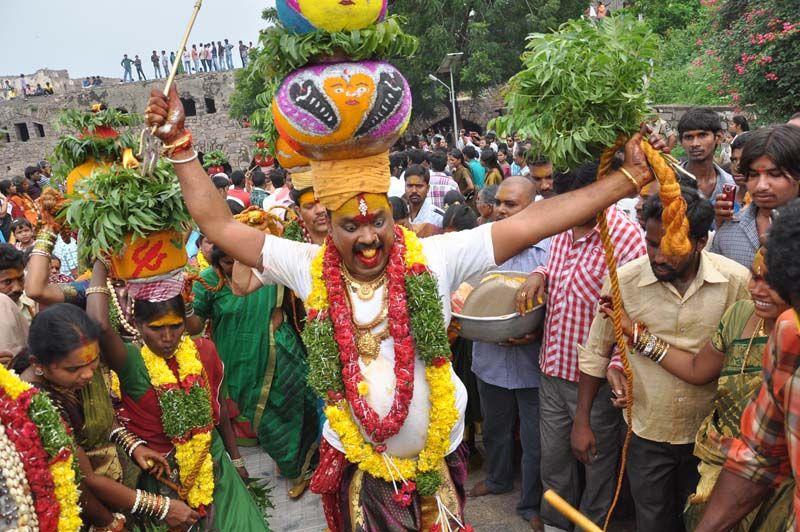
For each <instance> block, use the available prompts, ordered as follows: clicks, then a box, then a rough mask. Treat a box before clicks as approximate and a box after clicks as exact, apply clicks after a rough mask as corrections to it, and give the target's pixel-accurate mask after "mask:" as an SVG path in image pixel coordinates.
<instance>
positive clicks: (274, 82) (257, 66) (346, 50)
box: [231, 10, 417, 155]
mask: <svg viewBox="0 0 800 532" xmlns="http://www.w3.org/2000/svg"><path fill="white" fill-rule="evenodd" d="M263 18H264V19H265V20H267V21H269V22H272V23H273V25H272V26H271V27H269V28H267V29H265V30H264V31H262V32H261V37H260V39H259V48H258V49H257V50H256V51H254V52H251V54H250V63H249V64H248V66H247V68H245V69H243V70H242V71H241V72H239V74H237V76H236V92H235V93H234V94H233V96H232V97H231V116H233V117H234V118H237V119H239V118H244V117H249V118H250V123H251V124H252V126H253V127H254V128H255V129H256V130H258V131H260V132H261V133H262V135H263V137H264V140H265V141H266V142H267V149H268V150H269V153H270V155H275V153H274V149H275V143H276V141H277V140H278V132H277V130H276V129H275V125H274V124H273V122H272V111H271V106H272V98H273V97H274V96H275V93H276V92H277V91H278V87H280V84H281V82H282V81H283V79H284V78H285V77H286V76H287V75H289V74H290V73H291V72H292V71H294V70H297V69H298V68H300V67H302V66H305V65H307V64H308V63H311V62H313V61H316V60H320V59H324V58H325V57H330V56H337V57H342V58H349V59H351V60H353V61H360V60H363V59H391V58H395V57H410V56H412V55H414V52H415V51H416V50H417V40H416V38H414V37H412V36H410V35H407V34H406V33H404V32H403V30H402V28H401V24H402V23H404V22H405V21H404V19H403V18H402V17H398V16H389V17H387V18H386V19H385V20H384V21H382V22H379V23H377V24H374V25H372V26H370V27H368V28H365V29H361V30H352V31H337V32H326V31H315V32H311V33H304V34H295V33H292V32H290V31H289V30H287V29H286V28H285V27H284V26H283V25H282V24H281V23H280V21H278V20H277V17H276V15H275V13H274V11H273V10H265V12H264V15H263Z"/></svg>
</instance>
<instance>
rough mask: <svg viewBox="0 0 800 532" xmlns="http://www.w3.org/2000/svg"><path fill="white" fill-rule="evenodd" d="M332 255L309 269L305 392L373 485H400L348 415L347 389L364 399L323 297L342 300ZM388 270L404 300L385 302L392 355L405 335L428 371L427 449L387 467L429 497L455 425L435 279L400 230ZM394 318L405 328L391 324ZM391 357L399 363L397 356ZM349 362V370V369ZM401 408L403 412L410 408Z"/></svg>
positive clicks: (418, 248) (327, 252) (326, 253)
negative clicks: (420, 481)
mask: <svg viewBox="0 0 800 532" xmlns="http://www.w3.org/2000/svg"><path fill="white" fill-rule="evenodd" d="M330 248H333V245H332V244H331V243H330V241H328V242H326V244H325V245H323V246H322V247H321V249H320V251H319V252H318V254H317V255H316V257H315V258H314V260H313V261H312V264H311V276H312V289H311V293H310V295H309V297H308V299H307V300H306V307H307V308H308V309H309V313H308V319H307V322H306V327H305V330H304V331H303V341H304V343H305V344H306V347H307V349H308V354H309V366H310V372H309V384H310V385H311V386H312V388H314V390H315V391H316V392H317V393H318V394H319V395H320V396H322V397H323V398H324V399H326V400H327V401H328V405H327V406H326V408H325V414H326V416H327V418H328V421H329V422H330V425H331V427H332V428H333V430H334V431H335V432H336V433H337V434H338V435H339V438H340V440H341V442H342V445H343V446H344V450H345V455H346V457H347V459H348V460H349V461H350V462H352V463H355V464H357V465H358V467H359V468H360V469H361V470H363V471H365V472H367V473H369V474H370V475H372V476H374V477H377V478H382V479H384V480H386V481H393V480H399V479H398V478H397V475H396V472H395V471H393V470H390V469H389V467H388V466H387V464H386V460H385V459H384V456H383V454H382V453H383V452H385V445H383V444H382V443H379V445H377V446H374V445H373V444H372V443H370V442H369V441H367V440H366V439H365V438H364V436H363V435H362V433H361V430H360V429H359V426H358V424H357V423H356V420H355V418H354V417H353V414H352V411H351V408H350V407H351V405H352V399H351V394H349V393H346V388H347V387H348V384H351V385H352V389H353V390H355V396H356V398H363V395H362V392H366V391H367V389H366V387H365V386H364V385H362V384H364V383H363V381H362V380H360V371H359V372H356V371H355V369H356V368H357V362H356V364H355V367H349V368H347V371H346V372H343V363H345V362H346V356H345V355H342V353H341V349H340V348H341V346H342V344H343V343H344V342H342V341H341V340H342V337H344V339H345V340H347V341H350V339H349V338H347V334H346V332H345V333H344V334H343V333H342V330H341V329H342V327H341V325H342V320H336V323H334V322H333V321H332V320H331V318H330V314H338V313H337V312H336V311H335V310H334V309H333V307H332V306H331V301H330V299H329V294H333V295H334V297H341V295H342V294H341V293H340V289H341V287H340V286H339V285H338V283H337V282H336V281H337V277H338V278H340V276H341V272H340V271H339V272H337V271H336V268H340V267H341V265H340V264H341V259H340V258H339V259H338V261H335V260H334V259H335V258H336V257H338V254H336V255H334V253H333V252H332V251H331V249H330ZM334 249H335V248H334ZM393 258H394V259H395V261H394V263H393V261H392V259H393ZM326 259H327V260H326ZM398 261H399V262H398ZM389 262H390V263H389V265H388V266H387V270H388V273H389V279H390V280H389V282H390V284H391V283H392V270H393V269H394V268H398V267H399V268H400V271H399V272H398V271H395V273H394V275H395V281H397V280H398V279H397V276H398V275H400V276H401V279H399V280H400V281H401V282H400V283H397V284H399V285H401V286H402V289H403V290H402V295H403V296H404V297H400V298H399V299H398V298H393V297H391V296H390V303H389V304H390V307H389V312H390V315H392V314H393V315H394V316H395V319H390V326H392V325H394V327H393V328H392V329H391V332H392V336H393V337H394V338H395V350H396V353H397V345H398V343H399V341H398V338H402V336H400V335H399V334H398V332H400V331H401V330H402V328H403V327H406V329H405V337H408V338H410V339H411V348H412V353H419V356H420V358H421V359H422V360H423V361H424V362H425V364H426V370H425V375H426V379H427V381H428V384H429V386H430V402H431V408H430V414H429V415H430V417H429V424H428V432H427V435H426V440H425V446H424V448H423V449H422V451H421V452H420V454H419V457H418V458H417V459H405V458H404V459H399V458H394V457H392V458H391V461H392V464H393V465H394V466H395V467H396V468H397V470H399V472H400V474H401V475H402V476H403V477H404V478H405V479H407V480H413V479H415V478H417V477H419V478H424V479H425V482H424V493H423V490H422V489H421V486H419V485H418V486H417V490H418V491H419V492H420V494H421V495H426V496H427V495H433V494H434V493H435V492H436V489H438V486H439V484H440V483H441V478H440V477H439V474H438V468H439V464H440V463H441V460H442V459H443V458H444V457H445V455H446V454H447V451H448V449H449V445H450V433H451V431H452V429H453V427H454V426H455V424H456V422H457V421H458V409H457V408H456V403H455V385H454V384H453V381H452V377H451V367H450V361H449V359H448V356H449V344H448V343H447V335H446V332H445V328H444V316H443V315H442V310H441V306H440V303H439V294H438V289H437V284H436V279H435V278H434V277H433V275H432V274H431V272H430V270H429V269H428V266H427V262H426V260H425V255H424V252H423V249H422V244H421V242H420V241H419V239H418V238H417V237H416V235H414V234H413V233H411V232H410V231H406V230H405V229H402V228H396V229H395V243H394V245H393V246H392V250H391V251H390V261H389ZM338 280H340V279H338ZM331 281H333V282H331ZM387 289H389V290H390V294H391V295H395V294H397V295H400V293H401V292H393V291H392V290H391V289H390V287H387ZM399 307H405V308H402V309H400V308H399ZM393 311H394V312H393ZM397 316H400V317H401V318H404V320H403V319H400V320H398V319H396V317H397ZM348 319H349V318H348ZM337 329H338V330H337ZM409 329H410V330H409ZM337 333H338V335H339V338H337ZM408 333H411V334H408ZM395 357H396V358H397V354H396V355H395ZM350 362H351V364H352V361H350ZM412 364H413V359H412ZM412 371H413V365H412ZM343 375H344V376H343ZM345 379H350V380H351V381H352V382H350V383H346V382H345ZM356 379H358V380H356ZM412 379H413V377H412ZM398 382H400V380H398ZM412 382H413V380H412ZM401 397H403V396H401ZM403 400H404V401H407V402H410V401H411V395H408V396H407V397H404V398H403ZM405 406H406V409H407V406H408V405H405ZM387 417H388V416H387ZM404 419H405V418H403V420H404ZM401 426H402V423H400V427H401ZM398 430H399V427H398ZM373 441H374V440H373ZM376 449H378V450H376ZM379 451H380V452H379Z"/></svg>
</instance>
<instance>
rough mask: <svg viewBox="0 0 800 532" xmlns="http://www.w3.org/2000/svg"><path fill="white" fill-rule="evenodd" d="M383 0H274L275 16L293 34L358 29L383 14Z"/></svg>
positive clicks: (385, 1)
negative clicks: (276, 12)
mask: <svg viewBox="0 0 800 532" xmlns="http://www.w3.org/2000/svg"><path fill="white" fill-rule="evenodd" d="M386 3H387V0H277V1H276V2H275V7H277V8H278V18H279V19H280V21H281V23H283V25H284V26H286V28H287V29H289V30H290V31H293V32H295V33H309V32H312V31H319V30H323V31H349V30H360V29H363V28H366V27H367V26H370V25H372V24H374V23H376V22H380V21H381V20H383V18H384V17H385V16H386Z"/></svg>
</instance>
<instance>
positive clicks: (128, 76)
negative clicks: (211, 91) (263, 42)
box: [120, 39, 253, 83]
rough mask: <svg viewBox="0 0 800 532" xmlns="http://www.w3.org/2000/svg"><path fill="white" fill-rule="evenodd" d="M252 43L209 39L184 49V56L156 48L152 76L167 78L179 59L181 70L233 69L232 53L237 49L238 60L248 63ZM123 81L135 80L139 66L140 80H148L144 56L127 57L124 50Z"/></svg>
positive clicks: (138, 76) (179, 68) (138, 75)
mask: <svg viewBox="0 0 800 532" xmlns="http://www.w3.org/2000/svg"><path fill="white" fill-rule="evenodd" d="M252 47H253V42H252V41H250V43H249V44H244V42H243V41H239V44H238V45H237V44H233V43H232V42H228V39H224V41H217V42H216V43H215V42H213V41H211V42H208V43H197V44H192V45H191V48H187V49H186V50H184V52H183V54H182V56H181V57H180V58H177V57H176V56H175V52H174V51H171V52H170V53H169V54H167V51H166V50H161V53H160V54H159V52H158V51H156V50H153V53H152V54H151V55H150V63H151V64H152V67H153V78H152V79H159V78H166V77H168V76H169V73H170V71H171V70H172V66H173V64H174V63H175V61H176V60H178V74H192V73H195V74H197V73H199V72H221V71H224V70H233V69H234V63H233V54H234V52H236V53H238V56H239V61H240V62H241V66H242V67H246V66H247V62H248V59H249V53H250V49H251V48H252ZM120 66H121V67H122V82H123V83H126V82H132V81H133V71H134V69H135V70H136V76H137V78H138V81H147V74H145V72H144V70H143V62H142V59H141V58H140V57H139V56H138V55H134V57H133V59H131V58H129V57H128V54H123V57H122V61H120Z"/></svg>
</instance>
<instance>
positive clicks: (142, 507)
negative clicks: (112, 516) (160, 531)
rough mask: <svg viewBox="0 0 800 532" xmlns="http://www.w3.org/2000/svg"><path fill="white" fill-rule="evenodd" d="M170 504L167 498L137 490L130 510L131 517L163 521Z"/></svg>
mask: <svg viewBox="0 0 800 532" xmlns="http://www.w3.org/2000/svg"><path fill="white" fill-rule="evenodd" d="M170 502H171V501H170V499H169V497H164V496H163V495H156V494H155V493H150V492H148V491H144V490H140V489H137V490H136V502H134V503H133V508H131V515H139V516H142V517H152V518H153V519H160V520H162V521H163V520H164V519H165V518H166V517H167V513H169V507H170Z"/></svg>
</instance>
